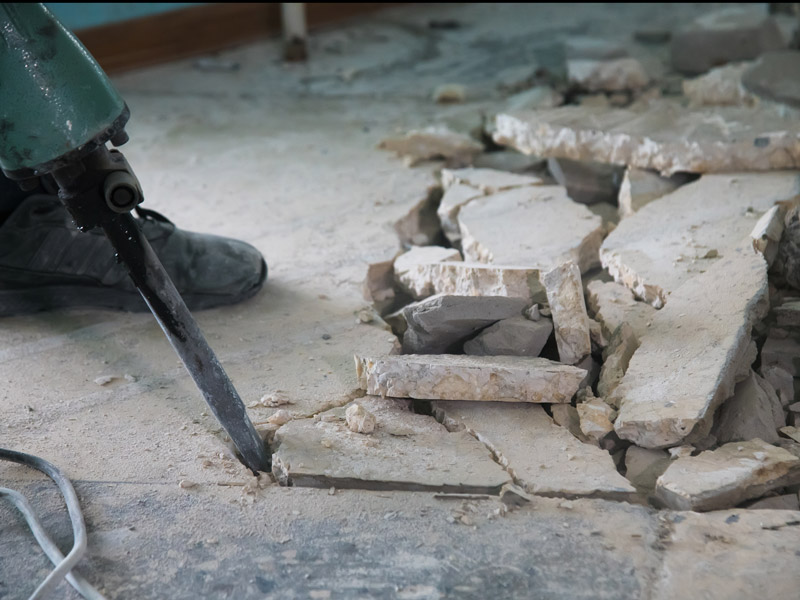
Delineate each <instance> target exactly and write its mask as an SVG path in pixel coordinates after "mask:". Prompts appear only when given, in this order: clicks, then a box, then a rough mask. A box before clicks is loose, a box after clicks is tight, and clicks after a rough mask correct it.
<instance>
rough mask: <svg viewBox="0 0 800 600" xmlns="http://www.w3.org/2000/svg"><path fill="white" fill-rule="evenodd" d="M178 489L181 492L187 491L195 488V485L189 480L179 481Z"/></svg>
mask: <svg viewBox="0 0 800 600" xmlns="http://www.w3.org/2000/svg"><path fill="white" fill-rule="evenodd" d="M178 487H179V488H181V489H182V490H189V489H191V488H195V487H197V484H196V483H195V482H194V481H190V480H189V479H181V480H180V481H179V482H178Z"/></svg>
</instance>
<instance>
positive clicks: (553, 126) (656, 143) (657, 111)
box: [493, 99, 800, 176]
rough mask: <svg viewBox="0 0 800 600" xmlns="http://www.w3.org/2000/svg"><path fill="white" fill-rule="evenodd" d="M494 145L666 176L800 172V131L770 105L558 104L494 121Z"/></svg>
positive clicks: (794, 122) (504, 115)
mask: <svg viewBox="0 0 800 600" xmlns="http://www.w3.org/2000/svg"><path fill="white" fill-rule="evenodd" d="M495 126H496V131H495V133H494V136H493V137H494V140H495V142H497V143H498V144H501V145H505V146H510V147H512V148H516V149H517V150H519V151H520V152H524V153H525V154H532V155H535V156H541V157H546V158H550V157H557V158H569V159H572V160H590V161H595V162H604V163H609V164H616V165H628V166H632V167H636V168H639V169H652V170H655V171H659V172H660V173H661V174H662V175H664V176H669V175H672V174H674V173H677V172H679V171H688V172H692V173H713V172H737V171H768V170H779V169H797V168H799V167H800V143H798V140H799V139H800V125H798V123H797V119H796V117H794V116H793V115H791V114H788V113H787V112H786V111H781V110H779V109H777V108H775V107H769V106H766V105H762V106H759V107H757V108H739V107H727V106H721V107H714V108H710V109H698V110H690V109H687V108H685V107H684V106H682V105H681V104H680V102H679V101H676V100H671V99H661V100H658V101H652V102H650V103H649V104H648V105H647V107H646V108H641V109H639V110H633V109H619V108H618V109H608V108H607V107H592V106H563V107H561V108H554V109H551V110H540V111H519V112H505V113H501V114H499V115H497V118H496V120H495Z"/></svg>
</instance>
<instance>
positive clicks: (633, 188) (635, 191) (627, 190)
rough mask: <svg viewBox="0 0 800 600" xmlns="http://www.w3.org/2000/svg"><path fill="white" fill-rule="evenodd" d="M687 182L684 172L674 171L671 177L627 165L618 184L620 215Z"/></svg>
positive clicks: (632, 211)
mask: <svg viewBox="0 0 800 600" xmlns="http://www.w3.org/2000/svg"><path fill="white" fill-rule="evenodd" d="M686 183H688V176H687V174H686V173H676V174H675V175H673V176H672V177H661V175H659V174H658V173H656V172H655V171H648V170H646V169H637V168H635V167H628V168H627V169H625V173H624V175H623V178H622V183H621V184H620V186H619V196H618V198H617V201H618V204H619V215H620V217H623V218H624V217H629V216H630V215H632V214H633V213H635V212H636V211H638V210H639V209H640V208H642V207H643V206H644V205H645V204H649V203H650V202H652V201H653V200H657V199H658V198H661V197H662V196H666V195H667V194H669V193H671V192H674V191H675V190H677V189H678V188H679V187H680V186H682V185H684V184H686Z"/></svg>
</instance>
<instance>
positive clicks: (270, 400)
mask: <svg viewBox="0 0 800 600" xmlns="http://www.w3.org/2000/svg"><path fill="white" fill-rule="evenodd" d="M257 404H260V405H262V406H266V407H267V408H277V407H278V406H284V405H286V404H294V402H292V401H291V400H290V399H289V397H288V396H286V394H285V393H284V392H282V391H280V390H277V391H275V392H269V393H267V394H264V395H263V396H261V399H260V400H259V401H258V403H257Z"/></svg>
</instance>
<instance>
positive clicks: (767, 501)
mask: <svg viewBox="0 0 800 600" xmlns="http://www.w3.org/2000/svg"><path fill="white" fill-rule="evenodd" d="M746 508H747V509H748V510H800V500H798V497H797V494H783V495H781V496H770V497H768V498H762V499H761V500H757V501H755V502H753V503H752V504H748V505H746Z"/></svg>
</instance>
